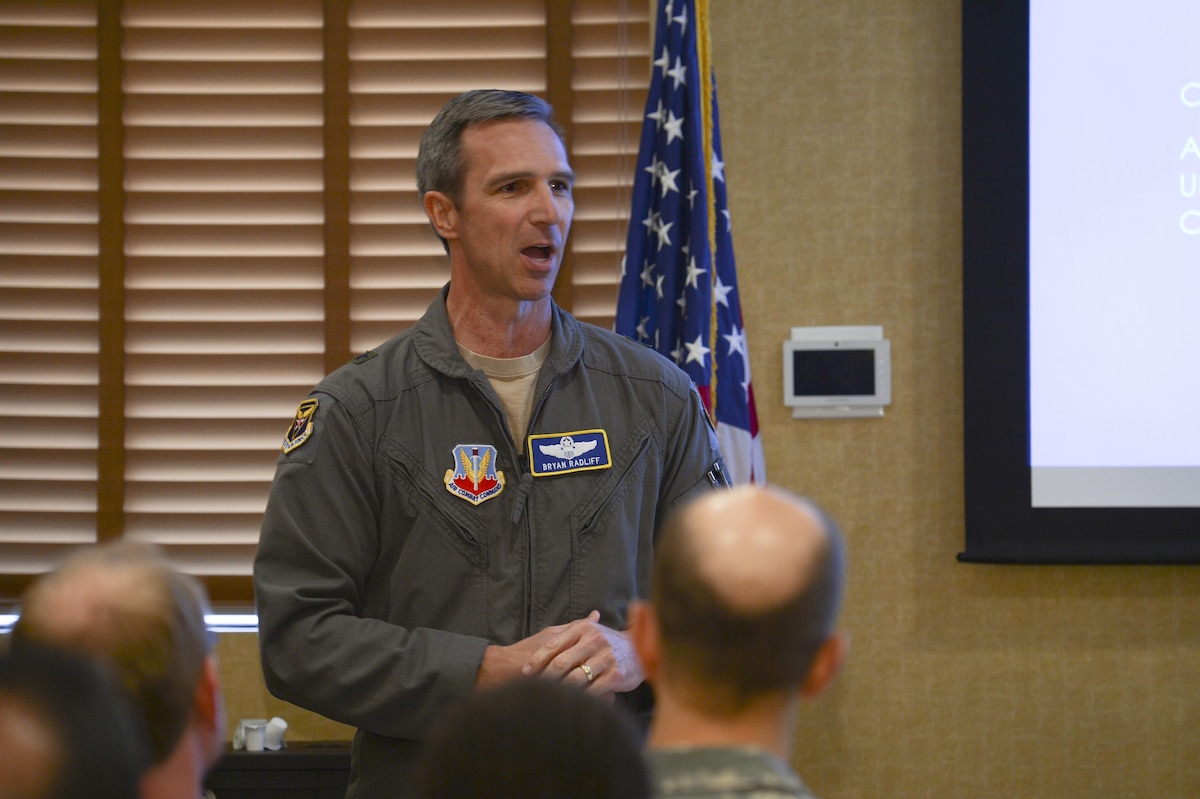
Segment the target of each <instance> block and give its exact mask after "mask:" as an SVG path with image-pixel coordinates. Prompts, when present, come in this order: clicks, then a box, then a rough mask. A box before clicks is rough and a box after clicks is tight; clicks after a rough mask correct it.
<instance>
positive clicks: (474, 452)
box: [443, 444, 504, 505]
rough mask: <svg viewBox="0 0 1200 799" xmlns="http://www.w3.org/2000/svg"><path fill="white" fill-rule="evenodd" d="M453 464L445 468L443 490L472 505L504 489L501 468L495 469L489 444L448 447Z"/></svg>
mask: <svg viewBox="0 0 1200 799" xmlns="http://www.w3.org/2000/svg"><path fill="white" fill-rule="evenodd" d="M452 454H453V457H454V467H453V468H451V469H447V470H446V476H445V477H444V478H443V482H444V483H445V484H446V490H447V491H449V492H450V493H451V494H454V495H455V496H456V497H459V498H460V499H465V500H466V501H467V502H470V503H471V504H472V505H478V504H479V503H480V502H484V501H486V500H489V499H491V498H492V497H494V496H496V495H497V494H499V493H500V492H501V491H503V490H504V472H501V471H497V470H496V448H495V447H493V446H491V445H490V444H459V445H458V446H456V447H455V448H454V449H453V451H452Z"/></svg>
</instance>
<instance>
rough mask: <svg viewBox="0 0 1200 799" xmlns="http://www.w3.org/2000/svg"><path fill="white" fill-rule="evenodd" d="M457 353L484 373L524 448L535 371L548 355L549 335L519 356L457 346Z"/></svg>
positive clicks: (512, 429)
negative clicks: (498, 355)
mask: <svg viewBox="0 0 1200 799" xmlns="http://www.w3.org/2000/svg"><path fill="white" fill-rule="evenodd" d="M458 352H459V354H460V355H462V357H463V360H464V361H466V362H467V363H468V364H469V365H470V367H471V368H472V369H479V370H480V371H482V372H483V373H484V374H485V375H487V379H488V381H489V382H490V383H491V384H492V389H493V390H494V391H495V392H496V395H497V396H498V397H500V404H501V405H502V406H504V415H505V417H506V418H507V420H508V430H509V432H510V433H511V434H512V437H513V440H514V441H516V442H517V446H518V447H522V448H524V443H523V442H522V438H523V437H524V435H525V428H526V427H528V425H529V414H531V413H533V390H534V388H535V387H536V385H537V376H538V372H539V371H540V370H541V368H542V364H543V363H545V361H546V356H547V355H549V354H550V338H549V337H547V338H546V341H545V342H544V343H543V344H542V345H541V346H540V347H538V348H537V349H536V350H534V351H533V352H531V353H529V354H528V355H522V356H521V357H520V358H489V357H488V356H486V355H480V354H479V353H477V352H472V351H471V350H469V349H467V348H466V347H464V346H463V345H461V344H459V345H458Z"/></svg>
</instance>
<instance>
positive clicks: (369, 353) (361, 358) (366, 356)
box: [350, 350, 379, 366]
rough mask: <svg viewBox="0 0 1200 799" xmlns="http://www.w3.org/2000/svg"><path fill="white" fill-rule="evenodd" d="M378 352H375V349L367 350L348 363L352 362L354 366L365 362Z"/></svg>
mask: <svg viewBox="0 0 1200 799" xmlns="http://www.w3.org/2000/svg"><path fill="white" fill-rule="evenodd" d="M378 354H379V353H378V352H376V351H375V350H367V351H366V352H364V353H363V354H362V355H359V356H358V357H357V358H355V359H354V360H352V361H350V363H352V364H354V365H355V366H358V365H359V364H360V363H366V362H367V361H369V360H371V359H372V358H374V357H375V356H376V355H378Z"/></svg>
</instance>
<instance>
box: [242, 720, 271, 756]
mask: <svg viewBox="0 0 1200 799" xmlns="http://www.w3.org/2000/svg"><path fill="white" fill-rule="evenodd" d="M238 727H240V728H241V730H242V737H243V739H244V740H245V742H246V751H247V752H261V751H262V750H263V748H264V747H265V746H266V742H267V720H266V719H242V720H241V721H240V722H238Z"/></svg>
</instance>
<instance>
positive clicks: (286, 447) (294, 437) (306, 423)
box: [283, 398, 317, 455]
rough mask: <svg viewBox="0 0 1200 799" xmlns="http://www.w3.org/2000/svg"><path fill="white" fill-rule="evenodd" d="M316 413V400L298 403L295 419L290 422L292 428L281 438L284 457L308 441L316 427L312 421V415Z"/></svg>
mask: <svg viewBox="0 0 1200 799" xmlns="http://www.w3.org/2000/svg"><path fill="white" fill-rule="evenodd" d="M316 412H317V400H316V398H312V399H306V400H304V402H301V403H300V407H299V408H297V409H296V418H295V419H294V420H293V421H292V426H291V427H289V428H288V431H287V434H286V435H285V436H284V437H283V453H284V454H285V455H286V454H287V453H289V452H291V451H292V450H294V449H295V448H296V447H298V446H300V445H301V444H303V443H304V442H305V441H308V439H309V438H310V437H311V436H312V434H313V430H314V429H315V427H316V422H315V421H313V414H314V413H316Z"/></svg>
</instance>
